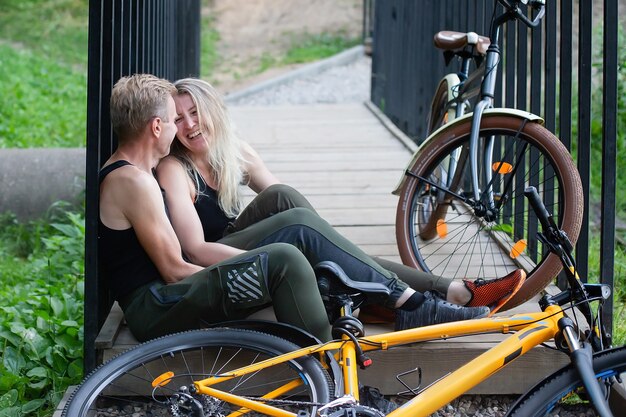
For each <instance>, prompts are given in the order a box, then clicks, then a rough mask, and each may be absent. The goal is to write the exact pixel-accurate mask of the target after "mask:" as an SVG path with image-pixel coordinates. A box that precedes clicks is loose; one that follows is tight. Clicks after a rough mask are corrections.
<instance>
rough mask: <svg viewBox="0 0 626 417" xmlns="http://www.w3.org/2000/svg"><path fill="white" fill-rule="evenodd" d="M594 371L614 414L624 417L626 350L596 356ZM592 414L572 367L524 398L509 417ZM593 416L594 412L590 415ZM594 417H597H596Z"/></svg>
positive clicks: (538, 385)
mask: <svg viewBox="0 0 626 417" xmlns="http://www.w3.org/2000/svg"><path fill="white" fill-rule="evenodd" d="M593 368H594V370H595V372H596V376H597V377H598V380H599V381H601V382H602V386H603V387H604V388H605V392H606V395H607V397H608V398H609V406H610V407H611V410H612V412H613V415H615V416H619V415H623V412H624V409H623V407H624V401H626V398H624V397H623V395H624V394H623V393H624V391H623V386H622V387H621V388H620V387H618V386H617V385H618V381H619V380H621V381H624V378H625V377H626V347H621V348H617V349H613V350H609V351H605V352H601V353H599V354H597V355H595V356H594V359H593ZM564 410H567V411H570V412H573V411H576V412H577V413H578V412H580V415H590V413H588V411H590V410H591V411H592V410H593V405H592V404H591V403H590V402H589V401H588V400H587V399H586V395H585V390H584V388H583V383H582V381H581V380H580V377H579V376H578V372H577V371H576V369H574V367H573V365H568V366H566V367H565V368H563V369H561V370H559V371H557V372H555V373H554V374H552V375H551V376H549V377H548V378H546V379H545V380H543V381H542V382H540V383H539V384H537V385H536V386H535V387H533V388H532V389H530V390H529V391H528V392H527V393H526V394H524V395H522V396H521V397H520V398H519V399H518V400H517V401H516V402H515V403H514V404H513V405H512V406H511V408H510V409H509V412H508V414H507V416H509V417H542V416H557V415H562V413H563V411H564ZM591 414H593V413H591ZM593 415H595V414H593Z"/></svg>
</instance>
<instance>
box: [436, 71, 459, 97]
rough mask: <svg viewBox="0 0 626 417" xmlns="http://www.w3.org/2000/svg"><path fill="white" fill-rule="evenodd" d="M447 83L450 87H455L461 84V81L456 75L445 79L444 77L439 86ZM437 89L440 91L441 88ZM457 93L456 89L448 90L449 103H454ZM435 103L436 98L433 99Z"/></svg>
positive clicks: (449, 75) (450, 75)
mask: <svg viewBox="0 0 626 417" xmlns="http://www.w3.org/2000/svg"><path fill="white" fill-rule="evenodd" d="M444 81H445V82H447V83H448V85H453V86H458V85H459V84H461V80H460V79H459V76H458V75H456V74H448V75H446V76H445V77H443V79H442V80H441V81H439V85H441V84H442V83H443V82H444ZM437 89H439V87H437ZM456 95H457V94H456V92H455V89H454V88H449V89H448V101H453V100H454V99H455V98H456ZM433 101H435V98H434V97H433Z"/></svg>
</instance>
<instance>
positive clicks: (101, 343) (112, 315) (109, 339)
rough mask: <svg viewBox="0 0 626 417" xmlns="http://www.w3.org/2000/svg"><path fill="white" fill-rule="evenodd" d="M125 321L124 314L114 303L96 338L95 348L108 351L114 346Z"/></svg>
mask: <svg viewBox="0 0 626 417" xmlns="http://www.w3.org/2000/svg"><path fill="white" fill-rule="evenodd" d="M123 321H124V313H123V312H122V309H121V308H120V306H119V304H118V303H117V301H116V302H115V303H113V306H111V311H110V312H109V315H108V316H107V318H106V320H105V322H104V324H103V325H102V328H101V329H100V332H99V333H98V336H96V340H95V342H94V346H95V348H96V349H97V350H100V349H108V348H110V347H112V346H113V343H114V341H115V338H116V337H117V334H118V332H119V331H120V327H121V326H122V323H123Z"/></svg>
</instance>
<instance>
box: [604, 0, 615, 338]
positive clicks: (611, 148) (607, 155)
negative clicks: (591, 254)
mask: <svg viewBox="0 0 626 417" xmlns="http://www.w3.org/2000/svg"><path fill="white" fill-rule="evenodd" d="M618 16H619V13H618V3H617V0H604V39H603V44H604V50H603V62H602V67H603V69H604V72H603V78H602V92H603V96H602V100H603V101H602V136H603V138H604V140H603V142H602V221H601V225H600V230H601V236H602V241H601V242H600V277H602V282H603V283H605V284H609V285H611V286H613V284H614V277H615V270H614V265H615V204H616V200H615V191H616V176H617V171H616V169H617V167H616V162H617V67H618V65H619V63H618V44H617V36H614V34H616V33H617V30H618V28H617V24H618V19H617V17H618ZM612 312H613V298H611V299H609V300H607V303H606V309H605V310H604V311H603V314H602V321H603V322H604V324H605V326H606V328H607V330H608V331H609V332H610V333H611V334H613V314H612Z"/></svg>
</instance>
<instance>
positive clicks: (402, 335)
mask: <svg viewBox="0 0 626 417" xmlns="http://www.w3.org/2000/svg"><path fill="white" fill-rule="evenodd" d="M563 316H564V313H563V310H562V309H561V307H559V306H549V307H548V308H547V309H546V311H545V312H541V313H528V314H516V315H513V316H509V317H494V318H484V319H477V320H467V321H461V322H452V323H444V324H437V325H432V326H426V327H420V328H415V329H408V330H402V331H398V332H391V333H382V334H377V335H373V336H367V337H362V338H360V339H359V340H361V341H367V343H362V344H361V348H362V349H363V351H364V352H367V351H373V350H387V349H389V348H392V347H395V346H401V345H407V344H411V343H419V342H426V341H431V340H438V339H439V340H440V339H447V338H451V337H460V336H469V335H477V334H486V333H504V334H506V333H510V332H511V331H515V333H514V334H512V335H511V336H509V337H507V338H506V339H504V340H503V341H502V342H500V343H498V344H497V345H496V346H494V347H493V348H491V349H489V350H488V351H486V352H485V353H483V354H481V355H479V356H477V357H476V358H475V359H473V360H471V361H470V362H468V363H467V364H465V365H464V366H462V367H461V368H459V369H457V370H456V371H454V372H452V373H450V374H448V375H446V376H445V377H444V378H442V379H440V380H439V381H437V382H436V383H434V384H432V385H431V386H429V387H428V388H426V389H425V390H424V391H422V392H420V394H419V395H417V396H416V397H415V398H413V399H412V400H411V401H409V402H407V403H406V404H404V405H403V406H401V407H400V408H398V409H396V410H395V411H393V412H391V413H390V414H389V416H393V417H405V416H413V417H419V416H429V415H430V414H432V413H434V412H435V411H437V410H439V409H440V408H441V407H443V406H445V405H446V404H448V403H449V402H451V401H452V400H454V399H455V398H457V397H458V396H460V395H462V394H463V393H465V392H467V391H468V390H470V389H471V388H473V387H474V386H476V385H478V384H480V383H481V382H482V381H484V380H486V379H487V378H489V377H490V376H491V375H493V374H494V373H496V372H497V371H499V370H500V369H502V368H503V367H505V366H506V365H508V364H509V363H511V362H512V361H513V360H515V359H516V358H518V357H520V356H521V355H524V354H525V353H527V352H528V351H530V350H531V349H532V348H534V347H535V346H537V345H539V344H541V343H544V342H547V341H549V340H550V339H553V338H554V336H555V335H556V334H557V332H558V331H559V327H558V321H559V319H561V318H562V317H563ZM327 351H336V352H337V353H336V357H337V358H338V361H339V365H340V366H341V368H342V371H343V380H344V381H343V382H344V388H345V394H346V395H351V396H353V397H354V398H355V399H357V400H358V391H359V390H358V386H359V385H358V375H357V371H358V364H357V361H356V349H355V347H354V344H353V343H352V342H351V341H350V340H349V339H348V338H347V337H345V336H344V338H343V339H342V340H336V341H332V342H329V343H325V344H320V345H314V346H309V347H306V348H302V349H299V350H295V351H293V352H289V353H286V354H284V355H280V356H277V357H274V358H270V359H267V360H264V361H262V362H258V363H255V364H252V365H248V366H244V367H242V368H239V369H237V370H234V371H230V372H228V373H226V374H222V375H217V376H212V377H210V378H206V379H203V380H200V381H195V382H194V385H195V387H196V389H197V391H198V392H199V393H201V394H205V395H209V396H212V397H215V398H217V399H219V400H222V401H225V402H228V403H230V404H234V405H237V406H240V407H242V409H240V410H237V411H235V412H233V413H231V416H235V415H241V414H242V413H245V412H247V411H249V410H254V411H258V412H261V413H264V414H267V415H270V416H276V417H296V414H295V413H291V412H289V411H285V410H282V409H279V408H276V407H273V406H271V405H267V404H264V403H263V402H260V401H255V400H252V399H247V398H243V397H240V396H237V395H233V394H230V393H228V392H224V391H221V390H219V389H216V388H213V386H215V385H217V384H219V383H220V382H223V381H226V380H229V379H232V378H238V377H241V376H244V375H246V374H249V373H253V372H256V371H258V370H260V369H266V368H269V367H271V366H273V365H277V364H280V363H284V362H287V361H289V360H293V359H297V358H301V357H304V356H307V355H312V354H313V355H317V354H319V353H321V352H327ZM301 383H302V381H292V382H290V383H288V384H286V385H284V386H282V387H281V388H279V389H275V390H274V391H272V392H269V393H266V394H265V395H264V396H263V398H266V399H271V398H277V397H279V396H280V395H282V394H284V393H286V392H288V391H289V390H290V389H293V388H294V387H295V386H297V385H300V384H301Z"/></svg>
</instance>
